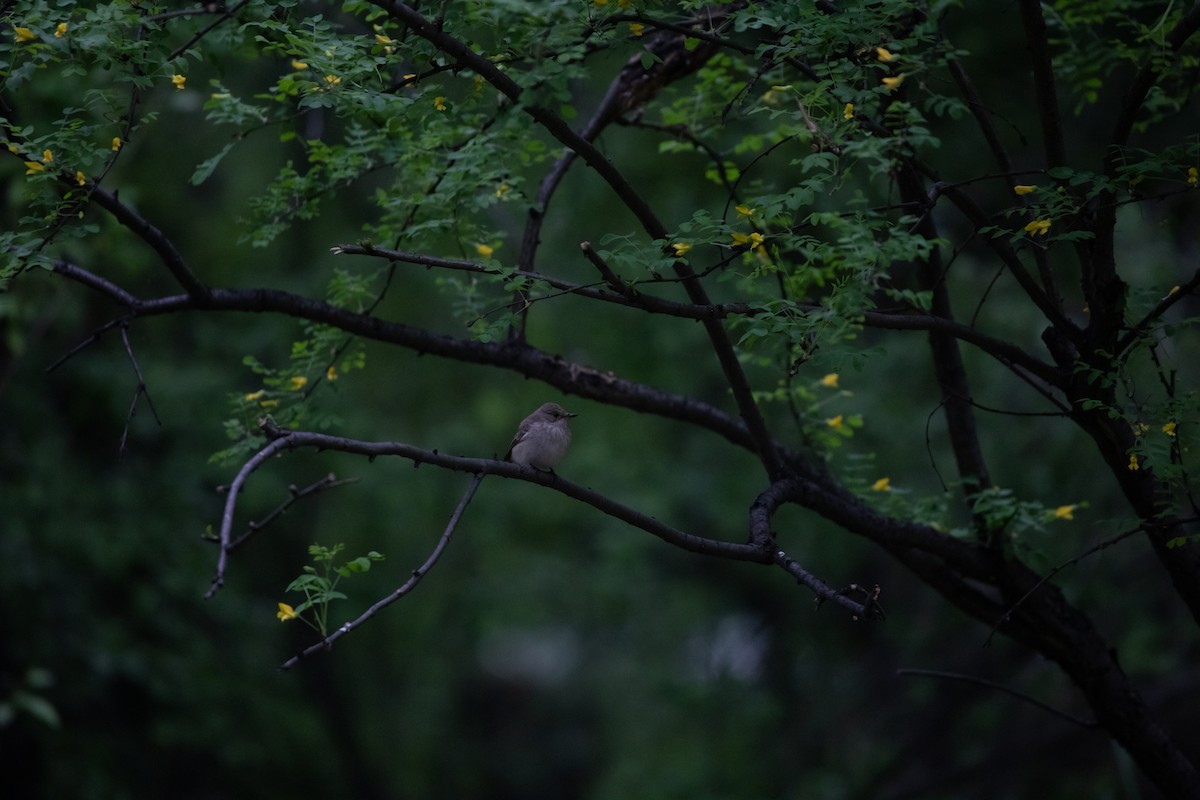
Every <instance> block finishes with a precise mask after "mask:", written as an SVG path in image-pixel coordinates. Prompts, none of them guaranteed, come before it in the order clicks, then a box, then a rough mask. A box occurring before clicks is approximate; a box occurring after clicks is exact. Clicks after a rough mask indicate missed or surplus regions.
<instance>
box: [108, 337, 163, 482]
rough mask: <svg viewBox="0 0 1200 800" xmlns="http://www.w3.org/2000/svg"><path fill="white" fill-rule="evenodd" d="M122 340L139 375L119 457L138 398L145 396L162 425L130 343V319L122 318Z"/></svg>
mask: <svg viewBox="0 0 1200 800" xmlns="http://www.w3.org/2000/svg"><path fill="white" fill-rule="evenodd" d="M120 327H121V341H122V342H124V343H125V353H126V355H128V356H129V363H130V364H133V372H134V374H135V375H137V388H136V389H135V390H134V392H133V401H132V402H130V404H129V413H128V414H127V415H126V416H125V430H123V431H121V443H120V444H119V445H118V446H117V458H118V459H119V458H121V457H122V456H124V455H125V443H126V441H127V440H128V439H129V425H130V423H131V422H132V421H133V415H134V414H135V413H136V412H137V402H138V398H139V397H142V396H145V398H146V403H147V405H149V406H150V413H151V415H153V417H154V421H155V422H156V423H158V426H159V427H160V428H161V427H162V419H160V418H159V416H158V409H156V408H155V407H154V398H152V397H151V396H150V389H149V387H147V386H146V379H145V378H143V377H142V370H141V367H139V366H138V362H137V358H135V357H134V355H133V345H131V344H130V343H129V320H128V319H123V320H121V325H120Z"/></svg>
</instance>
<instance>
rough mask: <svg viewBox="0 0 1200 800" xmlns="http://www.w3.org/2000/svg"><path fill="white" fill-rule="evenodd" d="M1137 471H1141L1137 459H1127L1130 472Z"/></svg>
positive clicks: (1133, 457) (1132, 457)
mask: <svg viewBox="0 0 1200 800" xmlns="http://www.w3.org/2000/svg"><path fill="white" fill-rule="evenodd" d="M1139 469H1141V465H1139V464H1138V457H1137V456H1130V457H1129V470H1130V471H1131V472H1136V471H1137V470H1139Z"/></svg>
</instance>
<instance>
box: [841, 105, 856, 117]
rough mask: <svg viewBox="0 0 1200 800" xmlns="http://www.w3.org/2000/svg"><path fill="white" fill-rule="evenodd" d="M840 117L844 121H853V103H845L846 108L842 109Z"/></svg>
mask: <svg viewBox="0 0 1200 800" xmlns="http://www.w3.org/2000/svg"><path fill="white" fill-rule="evenodd" d="M842 116H843V117H845V118H846V119H854V103H846V107H845V108H843V109H842Z"/></svg>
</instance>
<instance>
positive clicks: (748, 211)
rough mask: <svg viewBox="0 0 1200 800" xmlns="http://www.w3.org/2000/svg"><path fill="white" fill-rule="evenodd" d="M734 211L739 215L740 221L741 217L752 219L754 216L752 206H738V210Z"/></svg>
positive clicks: (743, 204)
mask: <svg viewBox="0 0 1200 800" xmlns="http://www.w3.org/2000/svg"><path fill="white" fill-rule="evenodd" d="M734 211H736V212H737V213H738V218H739V219H740V218H741V217H752V216H754V209H753V208H751V207H750V206H748V205H746V204H745V203H742V204H741V205H740V206H738V207H737V208H735V209H734Z"/></svg>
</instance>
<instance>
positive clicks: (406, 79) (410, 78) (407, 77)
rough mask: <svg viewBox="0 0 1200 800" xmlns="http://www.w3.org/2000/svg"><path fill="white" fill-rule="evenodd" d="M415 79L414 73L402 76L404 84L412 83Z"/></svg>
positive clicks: (415, 74)
mask: <svg viewBox="0 0 1200 800" xmlns="http://www.w3.org/2000/svg"><path fill="white" fill-rule="evenodd" d="M416 79H417V73H415V72H407V73H405V75H404V82H405V83H412V82H413V81H415V80H416Z"/></svg>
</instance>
